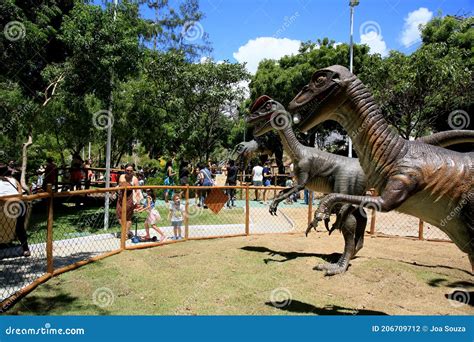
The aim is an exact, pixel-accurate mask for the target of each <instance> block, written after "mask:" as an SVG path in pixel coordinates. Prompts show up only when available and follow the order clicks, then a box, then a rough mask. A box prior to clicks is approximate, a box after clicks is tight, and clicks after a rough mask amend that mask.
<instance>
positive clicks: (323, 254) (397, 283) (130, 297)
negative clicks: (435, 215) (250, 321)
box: [8, 232, 474, 315]
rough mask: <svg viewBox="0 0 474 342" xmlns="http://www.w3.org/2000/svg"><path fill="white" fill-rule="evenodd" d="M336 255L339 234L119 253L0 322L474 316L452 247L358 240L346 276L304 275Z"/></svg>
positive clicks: (41, 291)
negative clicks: (31, 317)
mask: <svg viewBox="0 0 474 342" xmlns="http://www.w3.org/2000/svg"><path fill="white" fill-rule="evenodd" d="M342 248H343V239H342V236H341V234H339V233H338V232H335V233H333V235H332V236H328V235H327V233H323V232H318V233H314V232H313V233H312V234H311V235H310V236H309V237H308V238H306V237H304V235H303V234H293V235H287V234H280V235H278V234H275V235H260V236H249V237H237V238H227V239H215V240H200V241H188V242H184V243H177V244H172V245H167V246H162V247H156V248H151V249H145V250H136V251H127V252H123V253H121V254H119V255H116V256H112V257H109V258H107V259H104V260H102V261H99V262H95V263H92V264H90V265H87V266H84V267H82V268H80V269H78V270H75V271H72V272H68V273H65V274H62V275H60V276H59V277H56V278H53V279H51V280H50V281H48V282H47V283H46V284H44V285H41V286H40V287H38V288H37V289H36V290H34V291H33V292H32V293H31V294H29V295H28V296H26V297H25V298H24V299H22V300H21V301H20V302H19V303H17V304H16V305H15V307H14V308H13V309H12V310H10V311H9V312H8V313H9V314H52V315H55V314H73V315H77V314H114V315H117V314H126V315H127V314H130V315H136V314H144V315H164V314H165V315H176V314H177V315H183V314H184V315H242V314H243V315H247V314H250V315H287V314H317V315H356V314H359V315H385V314H387V315H472V314H474V308H473V305H474V304H473V302H474V301H473V300H474V282H473V276H472V274H471V273H470V264H469V261H468V259H467V256H466V255H465V254H463V253H462V252H461V251H459V250H458V249H457V247H456V246H455V245H454V244H452V243H448V242H428V241H415V240H410V239H405V238H381V237H377V238H372V237H369V236H366V240H365V246H364V248H363V249H362V250H361V251H360V252H359V255H358V256H357V257H356V258H355V259H353V260H352V261H351V266H350V267H349V270H348V272H347V273H345V274H342V275H336V276H333V277H326V276H324V274H323V273H321V272H319V271H315V270H313V267H314V266H315V265H317V264H319V263H321V262H324V260H335V259H337V258H338V256H339V253H340V252H341V251H342ZM104 289H105V290H104ZM100 291H102V297H101V296H99V295H100ZM104 291H105V292H104ZM454 291H457V292H454ZM98 292H99V294H98ZM453 293H454V295H453ZM106 295H108V297H107V296H106ZM104 298H105V299H104ZM449 298H457V299H458V300H457V301H456V300H449ZM101 300H102V302H101Z"/></svg>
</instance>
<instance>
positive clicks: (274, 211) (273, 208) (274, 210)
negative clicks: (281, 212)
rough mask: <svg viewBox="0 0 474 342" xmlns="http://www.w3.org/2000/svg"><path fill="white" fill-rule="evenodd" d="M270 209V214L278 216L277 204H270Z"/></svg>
mask: <svg viewBox="0 0 474 342" xmlns="http://www.w3.org/2000/svg"><path fill="white" fill-rule="evenodd" d="M268 211H269V212H270V215H272V216H278V215H277V205H275V204H273V203H272V204H271V205H270V208H269V209H268Z"/></svg>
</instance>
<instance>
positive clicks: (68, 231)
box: [28, 203, 245, 244]
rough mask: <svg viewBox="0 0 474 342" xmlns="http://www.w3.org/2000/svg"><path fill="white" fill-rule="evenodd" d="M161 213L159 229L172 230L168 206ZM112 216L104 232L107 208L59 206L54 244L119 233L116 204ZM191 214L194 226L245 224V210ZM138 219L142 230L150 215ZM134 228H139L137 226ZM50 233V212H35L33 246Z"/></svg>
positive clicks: (31, 232) (193, 210)
mask: <svg viewBox="0 0 474 342" xmlns="http://www.w3.org/2000/svg"><path fill="white" fill-rule="evenodd" d="M157 209H158V211H159V213H160V215H161V218H162V219H161V221H159V222H157V226H159V227H163V226H170V225H171V223H170V220H168V208H167V207H165V206H164V205H159V206H157ZM109 213H110V214H109V222H110V225H109V230H107V231H104V229H103V227H104V208H103V207H87V208H86V207H82V206H78V207H76V206H75V205H74V204H72V203H67V204H62V205H60V206H57V207H55V209H54V225H53V238H54V240H63V239H71V238H74V237H80V236H88V235H92V234H103V233H104V232H109V233H110V232H119V231H120V224H119V222H118V220H117V217H116V215H115V204H113V205H111V209H110V210H109ZM190 213H191V215H190V219H189V224H190V225H212V224H238V223H241V224H243V223H244V221H245V217H244V210H243V208H235V209H233V210H221V211H220V212H219V213H218V214H214V213H213V212H212V211H210V210H209V209H200V208H197V207H196V206H190ZM135 216H136V217H137V218H138V227H139V228H142V227H143V223H144V222H145V219H146V217H147V213H146V212H142V213H137V214H136V215H135ZM133 227H135V224H134V225H133ZM46 229H47V216H46V209H45V208H44V207H41V208H38V210H35V212H34V213H33V214H32V216H31V223H30V227H29V230H28V234H29V237H28V242H29V243H30V244H34V243H41V242H45V241H46Z"/></svg>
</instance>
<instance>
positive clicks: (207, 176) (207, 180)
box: [201, 169, 214, 186]
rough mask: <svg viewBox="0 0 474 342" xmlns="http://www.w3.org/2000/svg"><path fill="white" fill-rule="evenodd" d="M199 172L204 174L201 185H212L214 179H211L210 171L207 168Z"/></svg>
mask: <svg viewBox="0 0 474 342" xmlns="http://www.w3.org/2000/svg"><path fill="white" fill-rule="evenodd" d="M201 172H202V174H203V175H204V179H203V181H202V185H203V186H213V185H214V181H213V180H212V176H211V173H210V172H209V170H208V169H202V170H201Z"/></svg>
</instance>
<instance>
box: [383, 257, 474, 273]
mask: <svg viewBox="0 0 474 342" xmlns="http://www.w3.org/2000/svg"><path fill="white" fill-rule="evenodd" d="M381 259H382V258H381ZM384 259H385V258H384ZM385 260H392V261H397V262H402V263H404V264H407V265H410V266H417V267H426V268H445V269H448V270H456V271H460V272H463V273H466V274H467V275H469V276H472V273H471V272H469V271H466V270H463V269H462V268H457V267H451V266H446V265H425V264H420V263H418V262H416V261H415V262H411V261H403V260H394V259H385Z"/></svg>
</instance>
